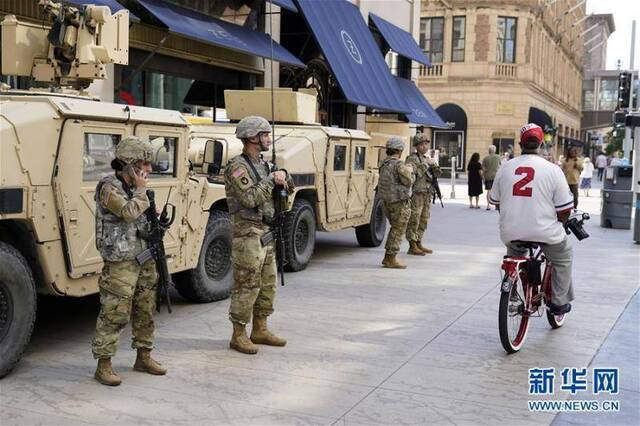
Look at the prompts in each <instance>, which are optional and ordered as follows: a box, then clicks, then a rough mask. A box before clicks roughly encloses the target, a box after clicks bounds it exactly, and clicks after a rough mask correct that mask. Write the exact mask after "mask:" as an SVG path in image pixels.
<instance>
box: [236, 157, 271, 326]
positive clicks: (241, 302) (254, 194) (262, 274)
mask: <svg viewBox="0 0 640 426" xmlns="http://www.w3.org/2000/svg"><path fill="white" fill-rule="evenodd" d="M252 165H253V167H252ZM270 174H271V168H270V166H269V163H267V162H266V161H264V160H259V161H255V160H253V159H250V158H249V156H245V155H239V156H237V157H234V158H233V159H232V160H231V161H229V163H228V164H227V166H226V167H225V192H226V196H227V203H228V205H229V212H230V213H231V218H232V222H233V247H232V252H231V259H232V263H233V279H234V285H233V288H232V290H231V306H230V307H229V319H230V320H231V322H233V323H238V324H242V325H246V324H248V323H249V322H250V321H251V317H252V315H253V316H259V317H265V318H266V317H267V316H269V315H271V314H272V313H273V301H274V298H275V295H276V272H277V268H276V246H275V240H272V241H271V242H269V243H268V244H267V245H265V246H264V247H263V246H262V243H261V241H260V238H261V237H263V236H264V235H265V234H267V233H269V232H271V224H272V222H273V219H274V214H275V209H274V204H273V196H272V192H273V188H274V181H273V177H272V176H271V175H270Z"/></svg>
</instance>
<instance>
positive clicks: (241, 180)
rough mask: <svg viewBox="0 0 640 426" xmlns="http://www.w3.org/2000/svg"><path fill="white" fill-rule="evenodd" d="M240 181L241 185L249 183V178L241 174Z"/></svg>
mask: <svg viewBox="0 0 640 426" xmlns="http://www.w3.org/2000/svg"><path fill="white" fill-rule="evenodd" d="M234 176H235V173H234ZM240 182H241V183H242V184H243V185H246V184H248V183H249V179H247V177H246V176H242V179H240Z"/></svg>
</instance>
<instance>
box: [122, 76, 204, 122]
mask: <svg viewBox="0 0 640 426" xmlns="http://www.w3.org/2000/svg"><path fill="white" fill-rule="evenodd" d="M133 70H134V69H133V68H132V67H121V68H120V74H119V76H118V77H119V78H116V86H117V87H119V90H118V92H117V93H116V97H115V99H116V102H119V103H124V104H128V105H142V106H148V107H152V108H161V109H171V110H174V111H180V112H185V111H191V110H192V109H193V108H192V106H191V105H188V104H186V103H185V102H184V99H185V97H186V95H187V93H189V89H190V88H191V85H192V83H193V82H194V80H193V79H191V78H183V77H176V76H173V75H170V74H163V73H159V72H152V71H141V72H138V73H136V74H133Z"/></svg>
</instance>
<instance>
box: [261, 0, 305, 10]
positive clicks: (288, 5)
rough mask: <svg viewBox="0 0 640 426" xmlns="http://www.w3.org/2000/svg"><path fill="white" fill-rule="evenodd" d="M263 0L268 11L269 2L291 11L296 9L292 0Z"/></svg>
mask: <svg viewBox="0 0 640 426" xmlns="http://www.w3.org/2000/svg"><path fill="white" fill-rule="evenodd" d="M265 2H266V3H267V12H269V2H272V3H273V4H275V5H276V6H280V7H283V8H285V9H288V10H290V11H292V12H297V11H298V8H297V7H296V5H295V4H293V0H265Z"/></svg>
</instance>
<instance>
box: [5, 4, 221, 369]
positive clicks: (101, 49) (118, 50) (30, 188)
mask: <svg viewBox="0 0 640 426" xmlns="http://www.w3.org/2000/svg"><path fill="white" fill-rule="evenodd" d="M40 4H41V5H42V6H43V8H44V10H45V12H46V13H47V14H49V16H50V17H51V18H52V21H54V22H53V25H52V27H51V28H50V29H49V28H46V29H45V27H43V26H40V25H30V24H27V23H21V22H18V21H17V20H16V18H15V17H14V16H11V15H9V16H7V17H5V19H4V21H3V22H2V42H3V46H2V73H3V74H4V75H26V76H31V77H32V78H34V79H35V80H36V81H41V82H47V83H48V84H51V89H49V90H44V91H35V90H34V91H12V90H8V89H7V88H6V87H5V88H3V90H2V91H0V377H2V376H4V375H6V374H7V373H8V372H9V371H10V370H11V369H12V367H13V366H14V365H15V364H16V362H17V361H18V360H19V358H20V356H21V354H22V352H23V350H24V348H25V346H26V344H27V343H28V341H29V338H30V336H31V332H32V329H33V324H34V321H35V314H36V293H41V294H50V295H56V296H74V297H80V296H85V295H89V294H93V293H96V292H97V291H98V275H99V273H100V271H101V269H102V259H101V257H100V255H99V253H98V251H97V250H96V247H95V219H94V214H95V201H94V191H95V187H96V184H97V182H98V180H99V179H100V178H101V177H102V176H104V175H105V174H107V173H112V170H111V167H110V163H111V160H112V159H113V158H114V149H115V145H116V144H117V143H118V142H119V141H120V140H121V139H122V138H124V137H125V136H128V135H139V136H142V137H144V138H149V139H150V140H151V141H152V145H153V146H154V151H155V160H154V162H153V172H152V174H151V176H150V179H149V187H150V188H152V189H154V190H155V191H156V194H157V195H156V197H157V200H158V204H160V203H162V202H164V201H165V200H166V201H168V202H170V203H171V204H173V205H174V206H175V208H176V220H175V221H174V223H173V225H172V226H171V228H170V229H169V231H168V232H167V234H166V236H165V246H166V251H167V255H168V266H169V269H170V272H171V273H173V274H174V281H175V282H176V287H177V289H178V291H179V292H180V293H181V294H182V295H183V296H184V297H186V298H187V299H189V300H192V301H196V302H208V301H213V300H219V299H222V298H225V297H227V296H228V294H229V289H230V285H231V265H230V247H231V225H230V220H229V217H228V215H227V213H225V212H224V211H223V210H222V209H220V210H217V209H218V207H222V206H224V186H222V185H220V184H218V183H214V182H210V181H209V180H208V179H207V177H206V176H204V175H198V174H195V173H193V172H192V171H191V170H190V167H189V159H188V155H189V153H188V150H189V138H190V136H189V127H188V123H187V121H186V120H185V119H184V117H183V116H182V115H180V114H179V113H178V112H175V111H166V110H158V109H152V108H144V107H137V106H126V105H119V104H112V103H106V102H99V101H98V100H96V99H92V98H91V97H89V96H88V95H86V94H84V93H83V89H84V88H86V87H87V86H88V84H89V83H90V82H92V81H93V80H95V79H100V78H104V77H105V76H106V72H105V69H104V64H106V63H109V62H118V63H124V62H125V61H126V60H127V56H128V53H127V49H128V36H127V34H128V15H127V14H128V12H127V11H121V12H118V13H116V14H114V15H111V13H110V11H109V9H108V8H105V7H100V6H93V5H91V6H85V7H84V8H83V9H77V8H74V7H70V6H62V5H60V4H58V3H54V2H52V1H50V0H40ZM72 88H73V89H74V90H71V89H72Z"/></svg>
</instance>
